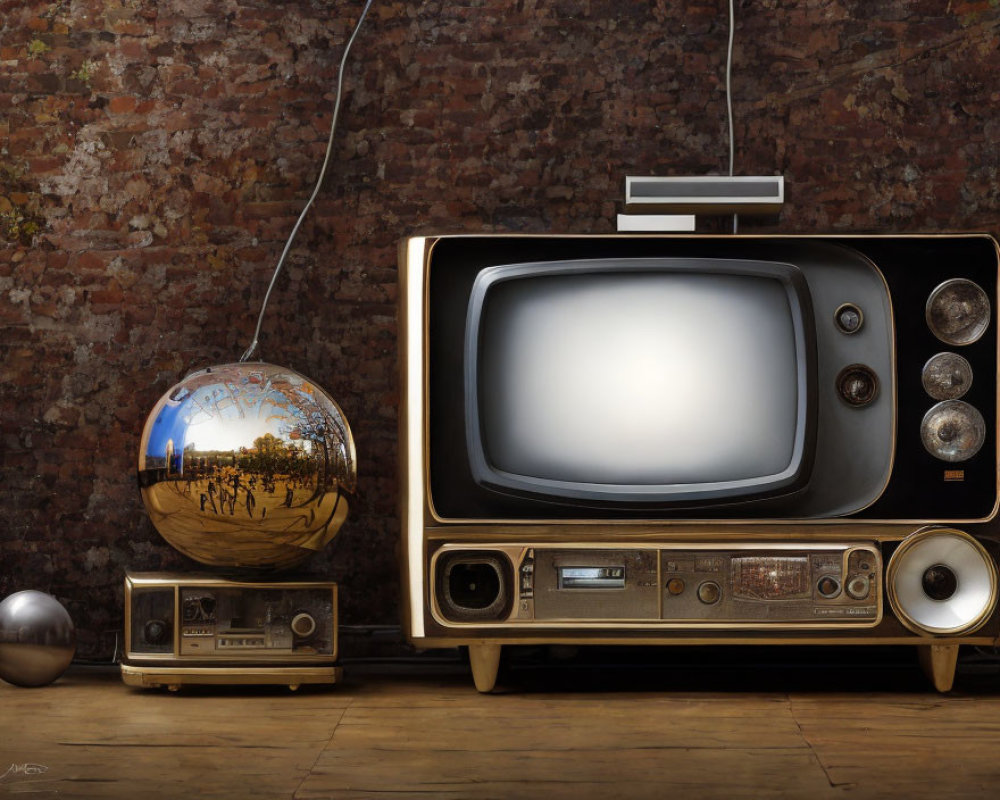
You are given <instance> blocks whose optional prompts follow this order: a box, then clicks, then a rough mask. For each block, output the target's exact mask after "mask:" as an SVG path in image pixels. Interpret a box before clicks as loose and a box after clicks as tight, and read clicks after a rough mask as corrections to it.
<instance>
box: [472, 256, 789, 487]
mask: <svg viewBox="0 0 1000 800" xmlns="http://www.w3.org/2000/svg"><path fill="white" fill-rule="evenodd" d="M795 342H796V340H795V332H794V324H793V319H792V311H791V307H790V305H789V301H788V296H787V292H786V289H785V287H784V285H783V284H782V283H781V282H780V281H779V280H776V279H772V278H768V277H760V276H749V275H729V274H711V275H709V274H696V273H691V274H688V273H683V272H673V273H671V272H662V273H661V272H646V273H642V272H636V273H619V274H607V273H599V274H588V273H580V274H563V275H555V276H540V277H528V278H520V279H512V280H507V281H500V282H497V283H496V284H494V285H493V286H492V287H490V289H489V291H488V293H487V294H486V296H485V299H484V306H483V317H482V324H481V328H480V340H479V348H478V359H479V371H478V380H479V385H478V387H477V393H478V400H479V414H480V425H481V430H482V433H483V437H484V442H483V444H484V450H485V454H486V459H487V462H488V463H489V464H490V466H491V467H492V468H493V469H497V470H500V471H503V472H508V473H512V474H515V475H521V476H528V477H533V478H541V479H548V480H554V481H565V482H584V483H597V484H612V485H619V484H620V485H628V484H631V485H651V486H664V485H674V486H677V485H684V484H692V483H714V482H722V481H740V480H753V479H755V478H760V477H765V476H769V475H774V474H776V473H780V472H781V471H783V470H785V469H787V468H788V467H789V465H790V463H791V461H792V458H793V449H794V443H795V438H796V424H797V423H796V420H797V409H798V402H799V398H798V388H797V387H798V378H799V374H798V370H799V361H798V359H797V357H796V344H795Z"/></svg>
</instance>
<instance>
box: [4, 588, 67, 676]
mask: <svg viewBox="0 0 1000 800" xmlns="http://www.w3.org/2000/svg"><path fill="white" fill-rule="evenodd" d="M75 654H76V628H74V627H73V620H72V619H70V616H69V612H67V611H66V609H65V608H63V606H62V604H61V603H60V602H59V601H58V600H56V599H55V598H54V597H52V595H48V594H45V592H38V591H35V590H34V589H27V590H25V591H23V592H15V593H14V594H12V595H10V597H8V598H7V599H6V600H4V601H3V602H2V603H0V678H3V679H4V680H5V681H7V682H8V683H13V684H15V685H16V686H45V685H46V684H48V683H52V681H54V680H56V679H57V678H58V677H59V676H60V675H62V674H63V673H64V672H65V671H66V668H67V667H68V666H69V665H70V663H71V662H72V661H73V656H74V655H75Z"/></svg>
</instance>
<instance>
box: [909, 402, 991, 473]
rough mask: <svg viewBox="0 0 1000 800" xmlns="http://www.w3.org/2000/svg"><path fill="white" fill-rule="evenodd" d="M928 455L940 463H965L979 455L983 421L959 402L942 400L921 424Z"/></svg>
mask: <svg viewBox="0 0 1000 800" xmlns="http://www.w3.org/2000/svg"><path fill="white" fill-rule="evenodd" d="M920 439H921V441H923V443H924V447H925V448H926V449H927V452H928V453H930V454H931V455H932V456H934V457H935V458H939V459H941V460H942V461H952V462H954V461H965V460H967V459H970V458H972V457H973V456H974V455H975V454H976V453H978V452H979V448H980V447H982V446H983V442H984V441H985V439H986V421H985V420H984V419H983V415H982V414H980V413H979V411H978V410H976V409H975V408H973V407H972V406H970V405H969V404H968V403H966V402H964V401H962V400H945V401H943V402H941V403H938V404H937V405H936V406H934V407H933V408H931V410H930V411H928V412H927V413H926V414H925V415H924V419H923V422H922V423H921V424H920Z"/></svg>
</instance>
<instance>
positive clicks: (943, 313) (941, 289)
mask: <svg viewBox="0 0 1000 800" xmlns="http://www.w3.org/2000/svg"><path fill="white" fill-rule="evenodd" d="M925 316H926V318H927V325H928V326H929V327H930V329H931V332H932V333H933V334H934V335H935V336H937V337H938V339H940V340H941V341H942V342H947V343H948V344H954V345H963V344H972V343H973V342H975V341H977V340H978V339H979V337H980V336H982V335H983V333H985V332H986V328H987V327H988V326H989V324H990V299H989V297H987V296H986V292H984V291H983V290H982V288H981V287H980V286H979V285H978V284H976V283H973V282H972V281H970V280H966V279H964V278H952V279H951V280H949V281H945V282H944V283H942V284H941V285H940V286H938V287H937V288H936V289H935V290H934V291H933V292H931V295H930V297H928V298H927V307H926V309H925Z"/></svg>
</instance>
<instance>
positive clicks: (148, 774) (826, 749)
mask: <svg viewBox="0 0 1000 800" xmlns="http://www.w3.org/2000/svg"><path fill="white" fill-rule="evenodd" d="M420 671H421V672H422V674H414V671H413V670H409V671H408V670H407V669H397V670H394V671H391V672H387V671H385V670H383V671H382V673H381V674H379V673H377V672H374V671H372V670H371V669H369V670H367V671H366V670H364V669H362V668H355V669H353V670H352V669H350V668H349V669H348V670H347V680H346V681H345V682H344V683H343V684H341V685H339V686H337V687H334V688H332V689H314V688H308V687H307V688H305V689H303V690H302V691H300V692H298V693H295V694H292V693H290V692H288V690H287V689H284V688H261V689H255V688H245V687H244V688H237V687H223V688H207V687H201V688H199V687H194V688H190V687H188V688H185V689H184V690H183V691H182V692H181V693H179V694H176V695H175V694H168V693H166V692H160V691H143V690H135V689H130V688H127V687H125V686H124V685H123V684H122V683H121V682H120V680H119V678H118V675H117V672H116V671H114V670H112V669H108V668H100V669H98V668H78V667H75V668H73V669H72V670H71V671H70V672H69V673H68V674H67V675H66V676H64V677H63V678H62V679H60V680H59V681H58V682H57V683H55V684H53V685H51V686H48V687H45V688H42V689H18V688H15V687H13V686H9V685H7V684H2V683H0V776H2V777H0V795H10V796H19V795H24V796H31V797H46V796H59V797H79V798H105V797H107V798H126V797H127V798H139V800H154V799H155V798H180V797H198V798H289V799H291V798H296V799H299V800H307V799H309V800H318V799H319V798H388V797H392V798H399V797H444V798H482V799H483V800H485V799H486V798H538V797H545V798H553V799H554V800H559V799H561V798H567V800H569V798H573V799H574V800H578V799H579V798H669V797H672V796H678V795H679V796H683V797H684V798H685V800H690V799H691V798H735V799H736V800H739V799H740V798H746V799H747V800H751V799H753V800H760V799H761V798H785V797H788V798H815V799H816V800H824V799H825V798H844V797H850V798H883V797H905V798H908V800H920V798H934V799H935V800H939V798H942V797H947V798H965V797H968V798H972V797H976V798H979V797H987V796H996V792H997V788H996V787H997V786H998V785H1000V755H998V754H1000V691H998V689H1000V677H996V678H992V679H990V680H989V681H985V682H984V681H980V682H979V683H978V684H977V685H976V686H975V687H974V691H968V690H965V691H963V689H962V685H961V684H962V682H961V681H960V682H959V687H958V691H956V692H953V693H952V694H949V695H947V696H942V695H938V694H936V693H934V692H933V691H931V690H929V689H928V688H926V687H925V686H924V685H923V683H922V681H921V679H920V677H919V676H918V675H917V673H916V671H915V669H914V670H913V671H912V672H904V673H903V674H902V675H901V676H900V677H899V679H896V678H894V677H893V676H892V675H891V674H889V675H888V676H887V677H884V678H883V679H873V680H866V679H861V680H855V678H856V676H857V675H863V674H864V670H860V671H857V672H855V673H852V674H847V675H846V676H845V675H843V674H842V675H841V677H840V679H834V680H832V681H825V680H824V679H823V674H822V673H818V672H817V673H809V674H807V675H805V676H802V677H801V678H795V676H794V675H790V674H789V673H787V672H785V673H782V671H781V670H780V669H778V670H777V671H775V670H774V669H771V670H764V671H758V672H757V673H752V672H751V674H750V675H749V676H747V675H744V676H743V677H742V678H741V679H740V680H739V681H737V682H733V681H732V680H728V681H727V679H726V677H725V674H721V673H712V672H710V671H709V672H707V673H705V672H703V671H699V670H698V669H694V668H692V669H690V670H688V671H687V672H686V673H683V674H682V673H677V674H671V675H667V676H666V677H665V678H664V677H662V676H661V677H657V678H654V679H652V680H650V673H649V672H648V671H645V672H642V671H640V672H638V673H635V672H633V673H628V672H625V673H618V674H615V675H614V676H613V679H614V682H612V681H611V680H610V678H608V676H601V674H600V672H599V670H598V671H597V672H593V671H592V672H591V673H589V677H588V674H585V675H584V678H583V679H581V680H572V681H567V680H565V679H564V677H563V676H561V675H560V673H559V671H558V670H549V671H547V672H545V673H543V674H541V676H539V675H535V676H534V677H532V675H531V674H530V673H529V674H528V680H525V681H520V682H518V681H517V680H515V681H514V682H513V683H510V682H508V683H507V685H506V687H505V688H504V689H503V690H502V691H501V692H499V693H497V694H493V695H480V694H478V693H477V692H476V691H475V690H474V689H473V687H472V683H471V678H470V677H469V676H468V675H467V674H461V672H460V671H459V670H455V669H451V670H446V671H444V672H443V673H442V672H441V671H440V670H438V671H435V670H428V668H426V667H423V668H422V669H421V670H420ZM573 674H576V673H573ZM720 674H721V678H720ZM594 675H598V677H597V678H595V677H594ZM577 677H578V678H579V675H578V674H577ZM606 678H607V679H606ZM623 682H624V684H623ZM782 683H790V684H793V685H794V688H792V689H791V690H788V689H780V688H775V684H779V685H780V684H782ZM817 683H818V684H819V685H817ZM965 683H966V686H968V682H967V681H966V682H965ZM994 683H995V684H997V686H994V685H993V684H994ZM671 685H674V686H676V687H677V688H676V689H673V690H671V688H670V687H671ZM824 685H825V686H826V688H824ZM755 686H757V687H758V688H754V687H755ZM845 686H849V687H850V689H849V690H848V689H845ZM748 687H749V688H748ZM26 765H27V766H26Z"/></svg>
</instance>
